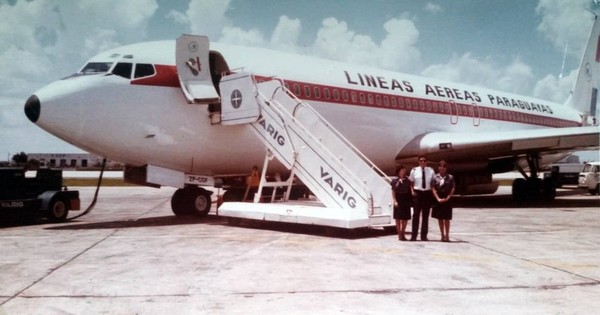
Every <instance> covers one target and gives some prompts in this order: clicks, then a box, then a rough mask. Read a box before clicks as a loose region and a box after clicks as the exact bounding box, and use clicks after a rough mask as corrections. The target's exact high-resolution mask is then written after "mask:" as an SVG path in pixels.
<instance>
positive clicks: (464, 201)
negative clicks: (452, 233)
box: [453, 188, 600, 209]
mask: <svg viewBox="0 0 600 315" xmlns="http://www.w3.org/2000/svg"><path fill="white" fill-rule="evenodd" d="M573 196H581V197H584V196H585V197H588V198H564V199H563V198H561V197H573ZM589 196H590V195H589V194H587V193H585V192H584V191H583V190H581V189H577V188H566V189H564V188H563V189H558V190H557V191H556V197H557V199H555V200H552V201H544V200H540V201H523V202H518V201H514V200H513V199H512V196H511V195H483V196H456V197H454V203H453V206H454V207H455V208H477V209H495V208H509V209H515V208H531V207H536V208H548V209H556V208H574V209H578V208H585V207H600V199H598V198H594V197H592V198H589Z"/></svg>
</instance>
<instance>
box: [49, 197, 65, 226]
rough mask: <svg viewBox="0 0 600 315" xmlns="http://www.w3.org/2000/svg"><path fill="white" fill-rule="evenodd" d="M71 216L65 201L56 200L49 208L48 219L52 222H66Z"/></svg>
mask: <svg viewBox="0 0 600 315" xmlns="http://www.w3.org/2000/svg"><path fill="white" fill-rule="evenodd" d="M68 215H69V209H68V208H67V204H66V203H65V202H64V200H61V199H54V200H52V202H51V203H50V207H49V208H48V219H49V220H50V221H52V222H64V221H65V220H66V219H67V216H68Z"/></svg>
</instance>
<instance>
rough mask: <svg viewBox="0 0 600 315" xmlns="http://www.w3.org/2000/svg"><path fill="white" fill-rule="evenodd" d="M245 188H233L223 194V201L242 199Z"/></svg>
mask: <svg viewBox="0 0 600 315" xmlns="http://www.w3.org/2000/svg"><path fill="white" fill-rule="evenodd" d="M244 192H245V190H244V189H242V188H231V189H227V191H226V192H225V193H224V194H223V201H224V202H227V201H242V198H244Z"/></svg>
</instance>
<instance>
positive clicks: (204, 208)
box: [171, 186, 212, 217]
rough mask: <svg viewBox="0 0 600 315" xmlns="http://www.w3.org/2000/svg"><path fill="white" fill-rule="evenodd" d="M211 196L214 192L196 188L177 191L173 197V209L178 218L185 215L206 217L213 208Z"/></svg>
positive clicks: (190, 187)
mask: <svg viewBox="0 0 600 315" xmlns="http://www.w3.org/2000/svg"><path fill="white" fill-rule="evenodd" d="M211 195H212V192H210V191H207V190H206V189H203V188H199V187H195V186H189V187H185V188H183V189H177V190H176V191H175V193H174V194H173V197H171V209H172V210H173V213H174V214H175V215H176V216H178V217H180V216H185V215H195V216H199V217H203V216H206V215H207V214H208V212H209V211H210V207H211V206H212V201H211V198H210V196H211Z"/></svg>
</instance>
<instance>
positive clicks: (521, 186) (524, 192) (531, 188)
mask: <svg viewBox="0 0 600 315" xmlns="http://www.w3.org/2000/svg"><path fill="white" fill-rule="evenodd" d="M527 164H528V166H529V175H527V173H526V172H525V171H524V170H523V168H522V167H521V166H520V165H518V164H517V169H518V171H519V172H520V173H521V175H523V178H517V179H515V180H514V181H513V184H512V196H513V199H514V200H516V201H537V200H554V197H556V185H555V183H554V180H553V179H552V178H544V179H543V180H542V179H540V178H538V170H539V156H537V155H534V154H529V155H527Z"/></svg>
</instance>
